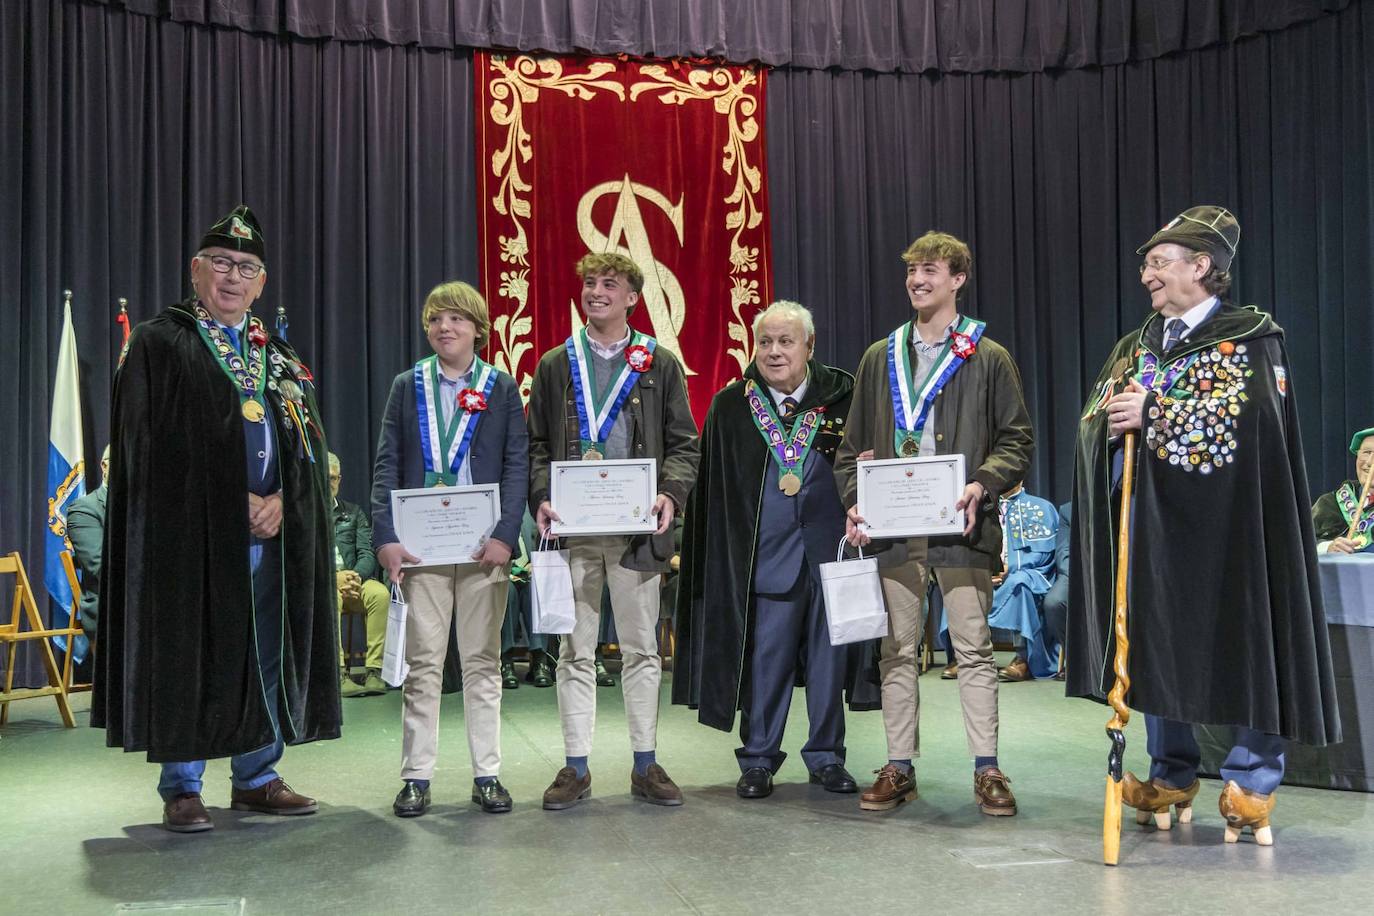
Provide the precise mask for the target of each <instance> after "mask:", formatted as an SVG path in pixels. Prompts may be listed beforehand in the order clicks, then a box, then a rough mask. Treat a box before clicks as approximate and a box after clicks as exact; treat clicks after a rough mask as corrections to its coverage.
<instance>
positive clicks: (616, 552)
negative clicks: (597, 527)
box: [558, 535, 663, 757]
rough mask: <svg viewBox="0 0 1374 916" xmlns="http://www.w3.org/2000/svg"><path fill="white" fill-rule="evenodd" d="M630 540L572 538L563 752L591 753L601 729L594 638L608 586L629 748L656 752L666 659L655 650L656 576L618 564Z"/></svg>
mask: <svg viewBox="0 0 1374 916" xmlns="http://www.w3.org/2000/svg"><path fill="white" fill-rule="evenodd" d="M629 545H630V538H628V537H626V536H623V535H615V536H610V537H577V538H570V539H569V548H568V555H569V565H570V566H571V567H572V580H573V599H574V601H575V603H576V606H577V614H576V623H575V624H574V626H573V631H572V633H571V634H569V635H567V636H564V637H563V639H562V642H561V644H560V646H559V650H558V712H559V715H560V716H561V717H562V720H563V750H564V753H565V754H567V756H569V757H586V756H589V755H590V754H591V752H592V733H593V732H594V731H595V729H596V638H597V633H598V632H600V629H601V591H602V588H603V587H609V589H610V592H611V613H612V615H613V617H614V618H615V632H616V638H617V639H619V641H620V659H621V663H622V666H623V667H622V669H621V675H620V688H621V692H622V693H623V694H624V696H625V719H626V722H627V724H628V725H629V729H630V748H631V749H632V750H635V751H652V750H654V747H655V744H656V743H657V735H658V689H659V684H660V683H661V682H662V680H663V661H662V659H660V658H659V656H658V603H659V574H658V573H654V572H637V571H635V570H633V569H626V568H625V567H623V566H621V565H620V558H621V557H622V556H624V555H625V551H626V550H627V549H628V548H629Z"/></svg>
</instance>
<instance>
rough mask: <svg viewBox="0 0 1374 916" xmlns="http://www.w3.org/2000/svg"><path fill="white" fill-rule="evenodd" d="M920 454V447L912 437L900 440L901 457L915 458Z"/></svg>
mask: <svg viewBox="0 0 1374 916" xmlns="http://www.w3.org/2000/svg"><path fill="white" fill-rule="evenodd" d="M920 452H921V445H920V443H918V442H917V441H916V440H915V439H914V438H913V437H911V436H907V437H906V438H905V439H903V440H902V457H903V458H915V457H916V456H917V455H918V454H920Z"/></svg>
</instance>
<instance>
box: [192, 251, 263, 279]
mask: <svg viewBox="0 0 1374 916" xmlns="http://www.w3.org/2000/svg"><path fill="white" fill-rule="evenodd" d="M206 260H208V261H209V262H210V267H211V268H212V269H213V270H214V272H215V273H217V274H227V273H228V272H229V271H231V270H233V269H234V268H235V267H237V268H238V270H239V276H240V277H243V279H245V280H255V279H257V276H258V274H260V273H262V272H263V269H264V268H263V265H261V264H259V263H258V262H257V261H235V260H234V259H233V258H226V257H225V256H224V255H222V254H212V255H209V256H208V257H207V258H206Z"/></svg>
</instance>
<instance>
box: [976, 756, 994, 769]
mask: <svg viewBox="0 0 1374 916" xmlns="http://www.w3.org/2000/svg"><path fill="white" fill-rule="evenodd" d="M995 766H997V755H996V754H993V755H992V756H991V757H974V758H973V772H975V773H980V772H982V771H983V770H986V769H988V768H989V767H995Z"/></svg>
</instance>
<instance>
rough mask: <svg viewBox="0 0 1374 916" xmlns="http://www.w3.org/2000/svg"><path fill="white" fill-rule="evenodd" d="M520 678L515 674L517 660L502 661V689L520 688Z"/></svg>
mask: <svg viewBox="0 0 1374 916" xmlns="http://www.w3.org/2000/svg"><path fill="white" fill-rule="evenodd" d="M519 688H520V678H518V677H516V676H515V662H502V663H501V689H503V690H518V689H519Z"/></svg>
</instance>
